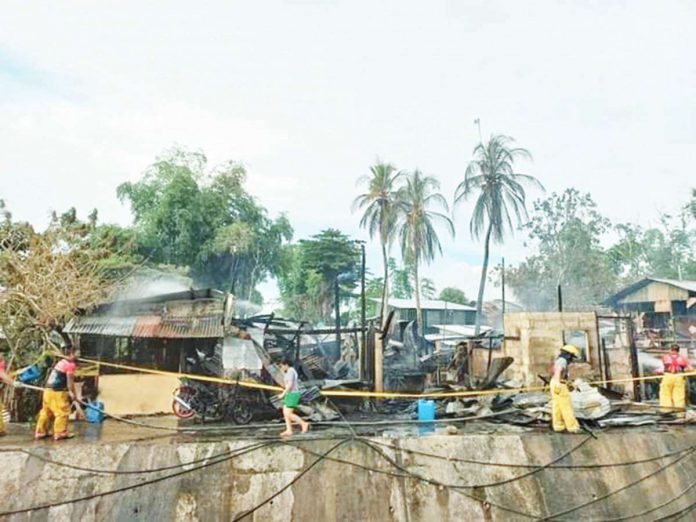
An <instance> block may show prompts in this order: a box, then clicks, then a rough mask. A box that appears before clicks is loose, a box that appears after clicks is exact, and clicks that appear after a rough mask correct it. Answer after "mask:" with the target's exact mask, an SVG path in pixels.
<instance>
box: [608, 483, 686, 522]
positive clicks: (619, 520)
mask: <svg viewBox="0 0 696 522" xmlns="http://www.w3.org/2000/svg"><path fill="white" fill-rule="evenodd" d="M694 487H696V481H694V482H692V483H691V484H689V485H688V486H687V487H686V489H684V490H682V492H681V493H679V494H677V495H675V496H674V497H672V498H671V499H669V500H668V501H666V502H663V503H662V504H660V505H658V506H655V507H652V508H650V509H647V510H645V511H641V512H640V513H633V514H631V515H626V516H623V517H617V518H605V519H602V522H622V521H623V520H631V519H632V518H638V517H644V516H645V515H649V514H650V513H654V512H655V511H657V510H659V509H662V508H663V507H665V506H669V505H670V504H672V503H674V502H676V501H677V500H679V499H680V498H682V497H683V496H684V495H686V494H687V493H688V492H689V491H691V490H692V489H693V488H694ZM692 505H694V504H692ZM658 520H661V519H658Z"/></svg>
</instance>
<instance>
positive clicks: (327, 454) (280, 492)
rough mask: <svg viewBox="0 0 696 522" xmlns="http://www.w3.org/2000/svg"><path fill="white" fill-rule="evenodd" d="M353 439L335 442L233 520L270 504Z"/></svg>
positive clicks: (234, 521)
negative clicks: (288, 480)
mask: <svg viewBox="0 0 696 522" xmlns="http://www.w3.org/2000/svg"><path fill="white" fill-rule="evenodd" d="M352 440H354V439H353V438H350V439H344V440H342V441H340V442H338V443H337V444H334V445H333V446H332V447H331V448H329V450H328V451H326V452H325V453H323V454H322V455H320V456H319V457H318V458H317V459H316V460H315V461H314V462H312V463H311V464H310V465H309V466H306V467H305V468H304V469H303V470H302V471H300V472H299V473H298V474H297V475H296V476H295V478H293V479H292V480H291V481H290V482H288V483H287V484H285V486H283V487H282V488H280V489H279V490H278V491H276V492H275V493H273V494H272V495H271V496H269V497H267V498H266V499H265V500H263V501H262V502H260V503H259V504H257V505H255V506H254V507H253V508H251V509H248V510H246V511H244V512H243V513H241V514H239V515H237V516H236V517H235V518H233V519H232V522H237V521H238V520H241V519H243V518H246V517H248V516H250V515H252V514H254V513H255V512H256V511H258V510H259V509H261V508H262V507H263V506H265V505H266V504H268V503H269V502H272V501H273V499H274V498H276V497H278V496H279V495H281V494H282V493H283V491H285V490H286V489H288V488H290V487H292V486H293V485H294V484H296V483H297V482H299V481H300V479H302V477H304V476H305V475H306V474H307V473H309V472H310V471H311V470H312V468H314V467H315V466H316V465H317V464H319V463H320V462H322V461H323V460H324V459H326V458H327V457H328V456H329V454H330V453H332V452H333V451H335V450H336V449H338V448H339V447H340V446H342V445H343V444H346V443H347V442H349V441H352Z"/></svg>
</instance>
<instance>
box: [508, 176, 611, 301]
mask: <svg viewBox="0 0 696 522" xmlns="http://www.w3.org/2000/svg"><path fill="white" fill-rule="evenodd" d="M609 225H610V224H609V221H608V220H607V219H606V218H605V217H604V216H602V215H601V214H600V213H599V211H598V210H597V205H596V204H595V202H594V201H593V200H592V197H591V196H590V195H589V194H581V193H580V192H579V191H577V190H576V189H567V190H566V191H565V192H563V193H562V194H560V195H559V194H556V193H553V194H551V196H550V197H548V198H547V199H545V200H540V201H537V202H535V203H534V214H533V216H532V219H531V221H530V222H529V223H527V224H526V225H525V226H524V229H525V230H527V232H528V234H529V237H530V239H531V240H532V241H533V242H534V244H535V245H536V248H537V252H538V253H537V254H535V255H532V256H530V257H528V258H527V260H525V261H524V262H523V263H521V264H520V265H519V266H518V267H516V268H514V267H513V268H511V269H509V270H508V271H507V274H506V277H507V284H508V286H510V287H511V288H512V289H513V290H514V292H515V295H516V296H517V298H518V299H519V300H520V301H521V302H522V303H523V304H524V305H525V306H527V307H528V308H531V309H538V310H552V309H555V307H556V305H557V303H556V301H557V298H556V293H557V291H556V289H557V286H558V285H561V287H562V289H563V301H564V306H565V307H566V308H569V309H570V308H577V307H583V306H588V305H593V304H599V303H600V302H601V301H602V300H603V299H604V298H605V297H606V296H607V295H609V294H610V293H611V292H613V291H615V290H616V289H617V284H618V281H617V278H616V275H615V272H614V270H613V267H612V263H611V261H610V257H609V256H608V255H607V254H606V252H605V250H604V249H603V248H602V246H601V244H600V239H601V238H602V235H603V234H605V233H606V232H607V231H608V230H609Z"/></svg>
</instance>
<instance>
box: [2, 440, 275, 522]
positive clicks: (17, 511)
mask: <svg viewBox="0 0 696 522" xmlns="http://www.w3.org/2000/svg"><path fill="white" fill-rule="evenodd" d="M274 444H276V443H274V442H266V443H261V444H258V445H253V447H249V448H246V449H245V450H243V451H242V450H240V451H239V452H237V453H235V454H233V455H229V456H226V457H224V458H221V459H217V460H215V461H214V462H208V463H205V464H202V465H200V466H196V467H193V468H190V469H185V470H181V471H178V472H176V473H170V474H169V475H163V476H161V477H157V478H154V479H150V480H147V481H143V482H140V483H138V484H130V485H128V486H123V487H120V488H116V489H112V490H109V491H103V492H101V493H93V494H91V495H85V496H83V497H78V498H72V499H68V500H63V501H60V502H53V503H49V504H41V505H38V506H32V507H28V508H22V509H14V510H9V511H0V516H10V515H18V514H21V513H29V512H31V511H38V510H44V509H50V508H53V507H58V506H64V505H67V504H74V503H77V502H84V501H87V500H92V499H95V498H101V497H106V496H110V495H115V494H117V493H123V492H125V491H131V490H134V489H138V488H141V487H143V486H149V485H151V484H155V483H158V482H163V481H165V480H169V479H171V478H176V477H179V476H182V475H187V474H189V473H193V472H195V471H199V470H201V469H205V468H209V467H211V466H214V465H216V464H221V463H223V462H227V461H229V460H231V459H233V458H235V457H239V456H242V455H245V454H247V453H251V452H253V451H256V450H257V449H261V448H264V447H267V446H272V445H274Z"/></svg>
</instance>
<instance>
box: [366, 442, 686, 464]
mask: <svg viewBox="0 0 696 522" xmlns="http://www.w3.org/2000/svg"><path fill="white" fill-rule="evenodd" d="M371 442H372V443H373V444H377V445H378V446H382V447H384V448H388V449H391V450H394V451H396V450H398V451H403V452H404V453H409V454H412V455H420V456H423V457H428V458H432V459H436V460H445V461H448V462H461V463H464V464H473V465H476V466H491V467H499V468H527V469H530V468H531V469H534V468H538V467H539V466H542V465H543V464H522V463H519V464H517V463H507V462H488V461H484V460H475V459H465V458H461V457H448V456H446V455H437V454H435V453H428V452H425V451H419V450H414V449H409V448H403V447H396V446H394V445H392V444H389V443H386V442H381V441H376V440H372V441H371ZM695 448H696V445H695V446H688V447H686V448H682V449H680V450H676V451H670V452H669V453H663V454H662V455H658V456H657V457H648V458H645V459H638V460H629V461H625V462H607V463H599V464H554V465H552V466H547V469H601V468H618V467H627V466H635V465H638V464H646V463H648V462H655V461H657V460H662V459H666V458H669V457H672V456H675V455H680V454H682V453H684V452H686V451H689V450H690V449H695Z"/></svg>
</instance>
